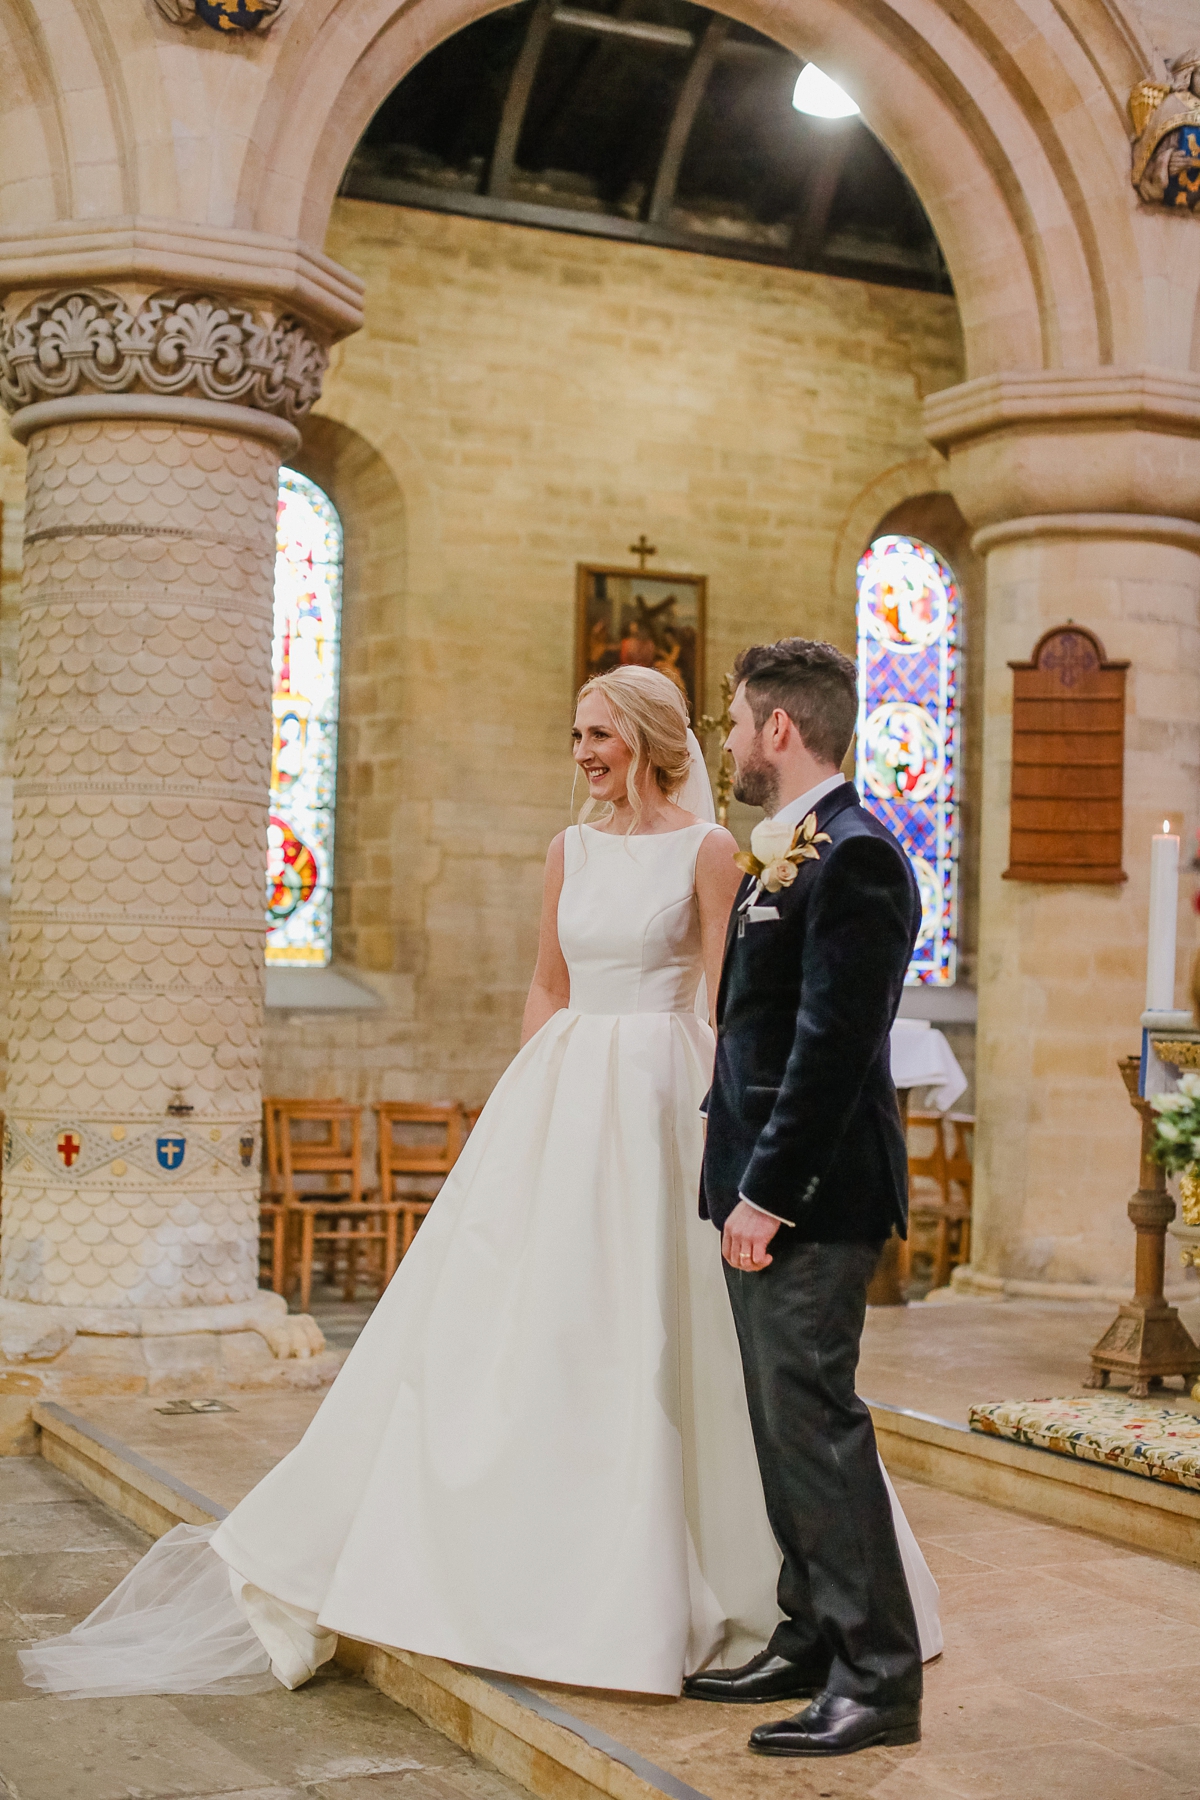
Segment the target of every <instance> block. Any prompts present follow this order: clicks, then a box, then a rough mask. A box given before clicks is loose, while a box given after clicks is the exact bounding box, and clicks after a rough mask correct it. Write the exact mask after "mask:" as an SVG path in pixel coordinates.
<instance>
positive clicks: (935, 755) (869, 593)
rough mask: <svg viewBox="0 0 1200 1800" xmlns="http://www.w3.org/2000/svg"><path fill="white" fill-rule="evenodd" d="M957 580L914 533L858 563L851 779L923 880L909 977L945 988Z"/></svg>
mask: <svg viewBox="0 0 1200 1800" xmlns="http://www.w3.org/2000/svg"><path fill="white" fill-rule="evenodd" d="M958 664H959V595H958V586H957V583H956V582H955V580H954V576H953V574H952V573H951V571H950V569H949V568H948V567H947V565H946V564H945V563H944V562H943V561H942V558H941V557H940V556H939V555H938V553H937V551H936V550H933V549H931V548H930V546H929V545H928V544H923V543H921V542H920V540H919V539H917V538H908V537H879V538H876V539H875V542H874V543H873V544H872V545H871V548H870V549H869V550H868V551H867V553H866V555H865V556H864V557H863V559H862V561H861V562H860V563H859V565H858V708H859V711H858V752H857V760H858V766H857V781H858V787H859V792H860V793H861V794H862V796H863V804H864V805H865V806H867V807H868V808H869V809H870V810H871V812H873V813H874V814H875V816H876V818H878V819H880V820H882V822H883V823H884V824H885V825H886V826H887V828H888V830H889V831H892V832H894V833H895V835H896V836H897V837H898V838H899V840H900V842H901V843H902V844H903V845H904V848H905V850H906V851H907V852H908V854H909V857H910V858H911V859H912V865H913V868H914V870H915V872H916V877H917V883H918V886H919V887H920V890H921V935H920V937H919V938H918V940H917V947H916V951H915V952H914V954H913V959H912V962H911V963H910V964H909V970H908V976H907V981H908V984H909V986H918V985H920V986H926V985H927V986H932V987H949V986H950V985H951V983H952V982H953V980H954V972H955V957H956V951H957V945H956V938H957V931H958V839H959V831H958V761H959V733H960V725H959V714H958Z"/></svg>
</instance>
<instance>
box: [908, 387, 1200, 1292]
mask: <svg viewBox="0 0 1200 1800" xmlns="http://www.w3.org/2000/svg"><path fill="white" fill-rule="evenodd" d="M927 429H928V430H929V434H930V436H931V437H932V439H933V441H934V442H935V443H936V444H938V445H939V447H940V448H942V449H944V450H945V451H947V452H948V454H949V457H950V476H951V485H952V487H953V491H954V494H955V498H956V500H957V501H958V504H959V506H960V507H961V509H962V511H963V513H964V514H965V516H966V517H967V519H968V520H969V522H970V523H971V524H972V525H973V526H975V527H976V535H975V538H974V545H975V548H976V549H977V550H978V551H979V552H980V553H982V554H983V555H984V556H986V559H987V643H986V653H985V664H986V674H985V712H986V723H985V731H984V804H983V832H982V845H981V871H980V883H981V893H980V954H979V1026H978V1046H977V1054H978V1064H977V1093H978V1101H977V1113H978V1121H979V1123H978V1127H977V1153H976V1208H975V1210H976V1218H975V1232H974V1242H973V1250H972V1264H971V1268H970V1270H965V1269H964V1270H962V1271H959V1272H957V1274H956V1279H955V1286H956V1287H961V1288H964V1289H966V1290H967V1291H972V1290H973V1291H976V1292H980V1291H982V1292H989V1291H990V1292H996V1291H1007V1292H1009V1293H1015V1294H1022V1293H1029V1294H1041V1295H1044V1296H1046V1297H1062V1298H1072V1297H1075V1298H1083V1297H1085V1296H1092V1297H1097V1298H1098V1297H1100V1296H1101V1295H1103V1296H1104V1297H1106V1298H1109V1299H1114V1300H1115V1299H1122V1298H1125V1297H1126V1296H1127V1295H1128V1293H1129V1292H1131V1291H1132V1288H1131V1284H1132V1280H1133V1261H1134V1241H1133V1233H1132V1231H1131V1229H1130V1226H1129V1222H1128V1218H1127V1216H1126V1205H1127V1201H1128V1197H1129V1191H1130V1188H1131V1186H1133V1185H1135V1178H1136V1174H1137V1163H1138V1130H1137V1120H1136V1117H1135V1116H1134V1115H1133V1114H1132V1113H1131V1112H1130V1109H1129V1106H1128V1102H1127V1099H1126V1096H1125V1090H1124V1087H1123V1086H1122V1082H1121V1077H1120V1074H1119V1072H1118V1069H1117V1063H1118V1060H1119V1059H1120V1058H1121V1057H1123V1056H1128V1055H1129V1054H1130V1053H1131V1052H1134V1051H1136V1050H1137V1049H1138V1048H1139V1046H1140V1042H1141V1033H1140V1015H1141V1012H1142V1008H1143V1005H1144V995H1145V968H1146V925H1147V911H1148V896H1149V879H1148V865H1149V848H1150V845H1149V840H1150V836H1151V833H1152V832H1153V831H1156V830H1161V829H1162V821H1163V819H1164V818H1169V819H1170V820H1171V822H1172V828H1173V829H1175V830H1179V829H1181V828H1182V829H1183V830H1184V831H1185V860H1186V857H1187V847H1188V845H1189V844H1190V843H1191V842H1193V841H1194V839H1193V838H1192V835H1191V834H1192V832H1193V831H1194V829H1195V827H1196V825H1197V824H1200V817H1198V816H1197V797H1198V786H1197V777H1198V775H1200V523H1197V521H1198V520H1200V381H1198V380H1197V379H1196V378H1195V377H1188V376H1182V377H1179V378H1172V377H1169V376H1163V375H1161V374H1160V373H1157V372H1139V371H1124V372H1122V371H1116V370H1108V371H1099V372H1096V373H1095V374H1093V375H1066V374H1062V373H1056V374H1045V375H1034V376H1021V377H1016V376H1014V377H999V378H995V379H990V380H984V381H976V382H971V383H968V384H966V385H964V386H963V387H959V388H955V389H951V390H949V391H948V392H946V393H943V394H939V395H936V396H935V397H934V399H933V400H932V401H931V402H930V403H929V404H928V407H927ZM1068 619H1074V620H1075V621H1076V622H1078V623H1080V624H1083V625H1088V626H1090V627H1091V628H1092V629H1093V630H1094V631H1096V632H1097V633H1098V635H1099V637H1100V639H1101V640H1102V642H1103V644H1104V647H1105V650H1106V652H1107V654H1108V655H1109V656H1110V657H1114V658H1128V659H1129V661H1130V664H1131V668H1130V671H1129V679H1128V686H1127V716H1126V755H1125V833H1124V867H1125V870H1126V872H1127V875H1128V880H1127V881H1125V882H1124V883H1122V884H1121V885H1120V886H1113V887H1095V886H1088V885H1085V884H1077V885H1058V884H1053V885H1051V884H1045V885H1039V884H1031V883H1027V882H1010V881H1005V880H1003V879H1002V876H1003V873H1004V870H1005V869H1006V868H1007V866H1008V849H1009V843H1008V831H1009V793H1010V778H1011V754H1012V745H1011V734H1012V672H1011V670H1010V669H1009V667H1008V664H1009V662H1010V661H1016V660H1021V659H1024V658H1027V657H1028V656H1029V654H1030V652H1031V651H1032V649H1033V647H1034V644H1035V643H1036V642H1037V639H1038V638H1039V637H1040V635H1041V634H1042V632H1043V631H1045V630H1047V629H1048V628H1049V627H1051V626H1053V625H1060V624H1063V623H1065V622H1066V621H1067V620H1068ZM1182 885H1183V887H1184V889H1185V890H1187V889H1188V885H1189V884H1188V883H1187V882H1186V881H1185V882H1184V883H1183V884H1182ZM1189 897H1190V896H1189V893H1188V892H1187V891H1185V892H1184V894H1183V896H1182V901H1181V908H1180V930H1179V943H1180V957H1179V981H1180V986H1179V988H1178V994H1179V998H1180V1004H1185V1003H1186V1002H1185V1001H1184V998H1183V986H1182V982H1183V980H1184V979H1185V978H1186V972H1187V965H1188V958H1189V955H1190V945H1191V943H1192V941H1193V939H1194V930H1193V923H1192V922H1191V915H1190V913H1189V911H1188V905H1187V903H1188V899H1189ZM1173 1279H1174V1284H1175V1286H1176V1287H1177V1286H1178V1283H1179V1279H1180V1278H1179V1276H1178V1274H1177V1273H1174V1272H1173V1271H1170V1270H1169V1271H1168V1286H1169V1288H1170V1287H1171V1284H1172V1280H1173Z"/></svg>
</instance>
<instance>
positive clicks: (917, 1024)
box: [891, 1019, 967, 1112]
mask: <svg viewBox="0 0 1200 1800" xmlns="http://www.w3.org/2000/svg"><path fill="white" fill-rule="evenodd" d="M891 1048H892V1080H893V1081H894V1082H895V1084H896V1086H897V1087H898V1088H928V1089H929V1090H930V1092H929V1093H928V1095H927V1096H926V1100H927V1102H928V1104H929V1106H930V1107H931V1108H932V1109H933V1111H934V1112H949V1110H950V1108H951V1107H952V1106H953V1105H954V1102H955V1101H956V1100H957V1099H958V1097H959V1095H960V1094H961V1093H963V1091H964V1090H965V1088H966V1085H967V1078H966V1076H965V1075H964V1074H963V1072H962V1066H961V1064H960V1063H959V1060H958V1058H957V1057H956V1056H955V1054H954V1052H953V1050H952V1049H951V1048H950V1045H949V1042H948V1040H947V1038H946V1034H945V1032H943V1031H937V1030H935V1029H934V1027H933V1026H932V1025H931V1024H930V1023H929V1020H928V1019H897V1020H896V1023H895V1024H894V1025H893V1026H892V1044H891Z"/></svg>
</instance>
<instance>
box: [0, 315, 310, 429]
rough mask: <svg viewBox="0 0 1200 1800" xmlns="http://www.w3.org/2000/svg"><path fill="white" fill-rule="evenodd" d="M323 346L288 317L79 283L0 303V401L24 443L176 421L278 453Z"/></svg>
mask: <svg viewBox="0 0 1200 1800" xmlns="http://www.w3.org/2000/svg"><path fill="white" fill-rule="evenodd" d="M328 360H329V351H328V346H327V344H326V342H324V341H322V339H321V338H320V337H319V336H318V334H317V333H316V331H314V329H313V327H311V326H310V325H308V324H307V323H305V322H304V321H303V320H301V319H299V318H296V317H295V316H294V315H292V314H289V313H286V312H280V313H275V312H271V311H268V310H264V309H261V308H256V307H255V306H254V304H253V302H250V301H246V300H241V299H237V298H231V297H229V296H227V295H219V294H212V293H204V292H196V291H191V290H168V291H165V292H158V293H153V294H151V295H149V297H148V298H147V299H145V300H144V301H143V303H142V304H141V305H140V306H138V305H136V303H133V302H131V301H129V300H127V299H126V298H125V297H124V296H123V295H121V294H119V293H116V292H113V291H112V290H111V289H109V288H105V287H95V286H87V285H82V284H81V285H79V286H73V287H65V288H62V289H60V290H59V291H58V292H56V293H52V294H48V295H45V296H42V297H40V298H39V299H37V300H36V301H34V302H33V303H32V304H30V305H28V306H26V307H25V308H24V310H23V311H21V312H19V313H18V314H17V315H16V317H12V316H11V315H10V314H9V312H8V311H7V310H0V401H2V402H3V404H4V406H5V408H6V409H7V410H8V412H9V413H11V414H12V420H11V425H10V429H11V431H12V433H13V436H14V437H16V438H18V439H20V440H21V441H22V442H23V441H24V440H25V439H27V438H28V437H29V436H30V434H31V433H32V432H34V431H38V430H42V429H44V428H45V427H47V426H49V425H54V424H63V423H66V422H68V421H71V420H77V419H84V418H113V419H115V418H126V419H128V418H149V419H174V420H177V421H179V422H181V423H182V422H190V423H194V424H208V425H211V426H213V427H216V428H218V429H220V428H224V429H231V430H240V431H243V432H244V433H245V434H246V435H248V436H254V437H262V438H266V439H268V440H270V441H271V442H273V443H275V444H277V445H278V447H279V448H280V450H281V451H284V452H287V451H288V450H290V449H292V448H294V446H295V444H296V442H297V434H296V431H295V426H296V425H297V423H298V422H299V421H300V420H301V419H303V418H304V417H305V415H306V414H307V413H308V411H309V409H310V408H311V406H312V405H313V402H314V401H315V400H316V399H317V397H318V396H319V394H320V392H321V380H322V377H323V375H324V372H325V367H326V364H327V362H328Z"/></svg>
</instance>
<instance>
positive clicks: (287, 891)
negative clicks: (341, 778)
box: [267, 469, 342, 968]
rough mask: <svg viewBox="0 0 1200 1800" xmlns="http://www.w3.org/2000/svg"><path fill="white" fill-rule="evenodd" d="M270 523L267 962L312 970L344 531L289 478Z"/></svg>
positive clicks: (301, 479) (326, 915)
mask: <svg viewBox="0 0 1200 1800" xmlns="http://www.w3.org/2000/svg"><path fill="white" fill-rule="evenodd" d="M276 517H277V525H276V536H275V636H274V642H273V645H272V651H271V672H272V677H273V692H272V701H271V710H272V715H273V725H274V730H273V733H272V740H271V812H270V822H269V824H268V827H267V961H268V962H269V963H289V964H292V965H293V966H302V967H307V968H319V967H321V966H322V965H323V964H325V963H327V962H328V961H329V955H330V948H331V944H332V938H333V826H334V801H335V797H336V792H337V720H338V641H339V628H340V624H341V600H342V526H341V521H340V519H339V518H338V516H337V512H336V510H335V509H334V506H333V503H332V501H331V500H330V499H329V497H328V495H326V494H324V493H322V491H321V489H320V488H319V487H318V486H317V485H316V483H315V482H312V481H309V480H308V479H307V478H306V477H305V476H303V475H297V474H296V473H295V471H294V470H292V469H281V470H280V474H279V506H278V512H277V515H276Z"/></svg>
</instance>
